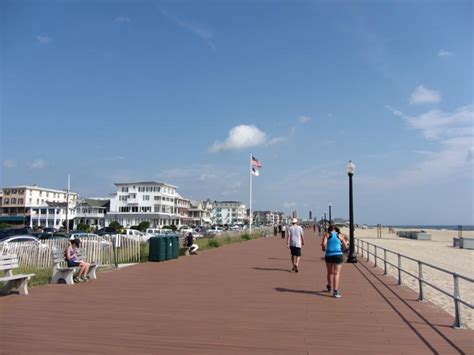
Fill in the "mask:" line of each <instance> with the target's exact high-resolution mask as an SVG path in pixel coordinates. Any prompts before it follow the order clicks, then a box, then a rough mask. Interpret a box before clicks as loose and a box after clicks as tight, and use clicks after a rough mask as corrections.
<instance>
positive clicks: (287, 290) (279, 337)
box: [0, 235, 474, 354]
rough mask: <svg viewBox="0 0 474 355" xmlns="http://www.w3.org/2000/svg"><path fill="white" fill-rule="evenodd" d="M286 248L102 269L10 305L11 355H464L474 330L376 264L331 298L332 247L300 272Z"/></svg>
mask: <svg viewBox="0 0 474 355" xmlns="http://www.w3.org/2000/svg"><path fill="white" fill-rule="evenodd" d="M284 243H285V241H282V240H281V239H277V238H271V237H270V238H262V239H257V240H252V241H248V242H244V243H239V244H231V245H227V246H224V247H221V248H217V249H212V250H206V251H203V252H201V253H200V254H199V256H196V257H181V258H179V259H177V260H171V261H167V262H163V263H146V264H139V265H134V266H130V267H128V268H124V269H120V270H114V271H110V272H106V273H100V274H99V275H98V279H97V280H95V281H91V282H89V283H85V284H79V285H74V286H68V285H47V286H42V287H33V288H31V290H30V295H29V296H18V295H13V296H7V297H2V298H0V311H1V319H0V327H1V329H2V331H1V333H0V334H1V335H0V343H1V344H2V345H1V348H0V349H1V350H0V352H1V353H2V354H18V353H27V352H29V353H34V354H65V353H83V354H158V353H159V354H191V353H192V354H339V353H340V354H343V353H344V354H347V352H348V351H350V352H351V353H354V354H381V353H384V354H385V353H394V354H399V353H405V354H435V353H441V354H458V353H473V352H474V350H473V344H472V339H473V338H474V332H473V331H472V330H455V329H452V328H451V327H450V325H451V324H452V323H453V318H452V317H451V316H450V315H448V314H446V313H445V312H444V311H442V310H440V309H438V308H436V307H434V306H433V305H431V304H430V303H428V302H423V303H420V302H417V301H416V299H417V297H416V294H414V293H413V292H412V291H410V290H409V289H408V288H405V287H400V286H396V285H395V282H394V280H393V279H391V278H388V277H386V276H382V275H381V273H382V271H381V270H378V269H375V268H373V267H372V266H371V265H367V264H365V263H364V262H360V263H358V264H345V265H344V266H343V270H342V280H341V291H342V294H343V297H342V298H340V299H335V298H333V297H331V295H330V294H329V293H327V292H324V291H322V289H324V288H325V286H326V282H325V281H326V280H325V279H326V274H325V273H326V270H325V266H324V261H323V260H321V259H320V258H321V251H320V240H319V238H317V237H315V236H311V235H308V236H307V238H306V245H305V247H304V249H303V258H302V261H301V263H300V268H299V269H300V272H299V273H294V272H289V269H290V268H291V265H290V260H289V250H288V249H287V248H286V246H285V244H284Z"/></svg>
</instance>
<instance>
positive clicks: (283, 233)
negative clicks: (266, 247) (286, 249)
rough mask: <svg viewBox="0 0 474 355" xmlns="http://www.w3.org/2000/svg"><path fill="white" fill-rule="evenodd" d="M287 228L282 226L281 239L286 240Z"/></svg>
mask: <svg viewBox="0 0 474 355" xmlns="http://www.w3.org/2000/svg"><path fill="white" fill-rule="evenodd" d="M285 233H286V226H285V225H283V226H281V239H285Z"/></svg>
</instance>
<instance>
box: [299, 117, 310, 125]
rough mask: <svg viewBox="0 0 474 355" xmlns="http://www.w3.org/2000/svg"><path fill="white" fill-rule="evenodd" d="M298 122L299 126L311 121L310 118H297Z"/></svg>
mask: <svg viewBox="0 0 474 355" xmlns="http://www.w3.org/2000/svg"><path fill="white" fill-rule="evenodd" d="M298 121H299V123H301V124H305V123H308V122H310V121H311V117H308V116H300V117H298Z"/></svg>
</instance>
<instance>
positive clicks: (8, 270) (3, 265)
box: [0, 254, 35, 295]
mask: <svg viewBox="0 0 474 355" xmlns="http://www.w3.org/2000/svg"><path fill="white" fill-rule="evenodd" d="M19 266H20V265H19V264H18V257H17V256H16V255H13V254H6V255H0V270H3V271H4V275H3V276H0V281H1V282H5V285H4V286H3V287H2V288H1V289H0V292H1V293H7V294H8V293H10V291H12V290H17V291H18V293H19V294H20V295H27V294H28V281H29V280H30V279H31V277H32V276H35V274H17V275H13V272H12V270H13V269H16V268H18V267H19Z"/></svg>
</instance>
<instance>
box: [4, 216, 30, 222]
mask: <svg viewBox="0 0 474 355" xmlns="http://www.w3.org/2000/svg"><path fill="white" fill-rule="evenodd" d="M25 219H26V217H24V216H0V222H23V221H24V220H25Z"/></svg>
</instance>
